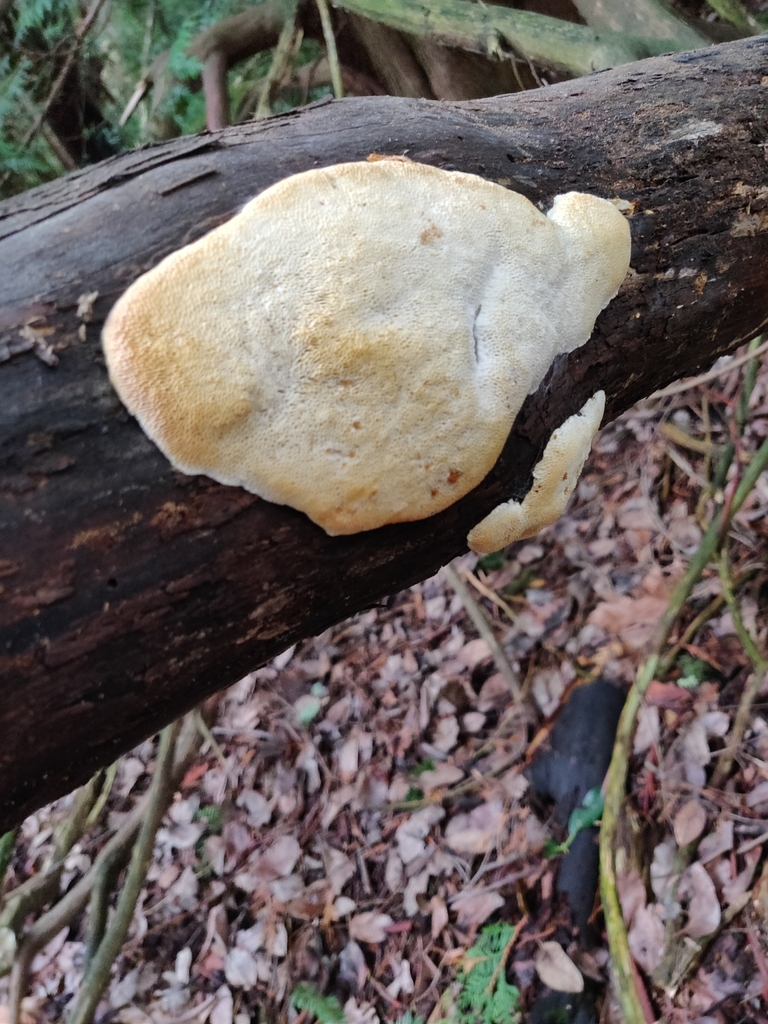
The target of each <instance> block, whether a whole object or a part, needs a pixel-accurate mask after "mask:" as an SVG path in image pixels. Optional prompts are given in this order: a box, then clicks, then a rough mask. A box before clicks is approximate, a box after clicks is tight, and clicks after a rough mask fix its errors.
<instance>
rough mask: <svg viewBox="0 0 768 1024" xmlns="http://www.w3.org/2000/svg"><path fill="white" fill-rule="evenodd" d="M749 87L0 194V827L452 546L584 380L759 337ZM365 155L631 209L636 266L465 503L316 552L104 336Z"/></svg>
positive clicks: (720, 56)
mask: <svg viewBox="0 0 768 1024" xmlns="http://www.w3.org/2000/svg"><path fill="white" fill-rule="evenodd" d="M766 96H768V40H766V39H765V38H755V39H750V40H746V41H740V42H737V43H729V44H726V45H723V46H718V47H711V48H709V49H703V50H699V51H695V52H692V53H685V54H678V55H674V56H669V57H660V58H654V59H652V60H648V61H644V62H641V63H638V64H631V65H627V66H624V67H621V68H618V69H617V70H614V71H608V72H602V73H600V74H596V75H593V76H591V77H588V78H585V79H578V80H575V81H572V82H567V83H564V84H562V85H559V86H555V87H552V88H547V89H540V90H538V91H535V92H528V93H524V94H518V95H515V96H512V97H510V96H506V97H495V98H492V99H488V100H482V101H471V102H466V103H455V104H449V103H441V104H437V103H430V102H428V101H415V100H406V99H393V98H386V97H368V98H363V99H352V100H344V101H342V102H333V103H330V102H329V103H321V104H319V105H314V106H312V107H308V108H305V109H303V110H301V111H294V112H292V113H290V114H287V115H284V116H281V117H276V118H272V119H270V120H268V121H261V122H256V123H250V124H246V125H241V126H239V127H236V128H228V129H225V130H223V131H221V132H218V133H216V134H213V135H202V136H199V137H195V138H184V139H180V140H176V141H174V142H170V143H167V144H164V145H161V146H156V147H151V148H149V149H146V150H142V151H139V152H134V153H128V154H125V155H123V156H120V157H115V158H112V159H110V160H108V161H105V162H104V163H102V164H99V165H97V166H95V167H92V168H90V169H87V170H84V171H78V172H75V173H73V174H70V175H69V176H67V177H65V178H62V179H60V180H58V181H55V182H53V183H51V184H49V185H46V186H43V187H42V188H39V189H36V190H34V191H32V192H29V193H25V194H23V195H20V196H17V197H15V198H14V199H11V200H8V201H6V202H4V203H2V204H0V268H1V269H0V360H4V361H2V362H0V460H1V461H0V467H1V468H0V577H1V578H0V587H2V590H0V602H1V603H0V678H1V679H2V686H0V737H2V743H1V744H0V831H1V830H3V829H6V828H8V827H10V826H11V825H12V824H13V823H15V822H17V821H18V820H20V819H21V818H22V817H23V816H24V815H25V814H27V813H29V812H30V811H31V810H33V809H34V808H36V807H38V806H40V805H41V804H42V803H43V802H45V801H47V800H50V799H52V798H54V797H56V796H59V795H61V794H63V793H65V792H67V791H68V790H70V789H72V788H73V787H74V786H75V785H77V784H79V783H81V782H83V781H84V780H85V779H86V778H87V777H88V776H89V775H90V773H92V772H93V771H94V770H95V769H96V768H97V767H99V766H100V765H104V764H107V763H109V762H110V761H112V760H113V759H114V758H115V757H116V756H117V755H118V754H120V753H121V752H122V751H124V750H126V749H128V748H129V747H130V746H131V745H132V744H134V743H135V742H137V741H138V740H140V739H141V738H142V737H145V736H147V735H149V734H151V733H152V732H153V731H155V730H156V729H158V728H159V727H160V726H162V725H163V724H164V723H166V722H168V721H170V720H171V719H173V718H175V717H176V716H178V715H180V714H181V713H182V712H184V711H186V710H187V709H189V708H191V707H192V706H194V705H195V704H196V703H197V702H199V701H200V700H201V699H202V698H203V697H205V696H206V695H207V694H210V693H211V692H213V691H215V690H217V689H219V688H221V687H223V686H226V685H228V684H229V683H232V682H234V681H235V680H236V679H238V678H239V677H241V676H242V675H244V674H245V673H246V672H247V671H249V670H250V669H253V668H255V667H257V666H258V665H259V664H261V663H263V662H264V661H265V660H267V659H269V658H270V657H273V656H274V655H276V654H277V653H279V652H280V651H281V650H283V649H284V648H285V647H287V646H288V645H290V644H291V643H293V642H294V641H295V640H297V639H299V638H301V637H304V636H307V635H312V634H315V633H318V632H319V631H321V630H322V629H324V628H326V627H327V626H329V625H330V624H332V623H334V622H336V621H338V620H339V619H341V618H343V617H344V616H347V615H349V614H351V613H353V612H355V611H357V610H359V609H361V608H364V607H366V606H368V605H370V604H371V603H372V602H376V601H378V600H380V599H381V598H382V597H384V596H385V595H388V594H391V593H392V592H394V591H396V590H398V589H401V588H402V587H405V586H407V585H409V584H411V583H413V582H415V581H417V580H420V579H423V578H425V577H426V576H428V575H430V574H432V573H433V572H434V571H436V569H437V568H438V567H439V566H440V565H441V564H444V563H445V562H447V561H448V560H449V559H451V558H452V557H454V556H455V555H456V554H458V553H460V552H461V551H463V550H465V543H466V542H465V538H466V534H467V531H468V529H469V528H470V527H471V526H473V525H474V524H475V523H476V522H478V521H479V519H480V518H482V517H483V516H484V515H485V514H486V513H487V512H488V511H489V510H490V509H491V508H492V507H494V506H495V505H496V504H497V503H498V502H499V501H502V500H505V499H507V498H509V497H512V496H522V495H523V494H524V493H525V491H526V489H527V487H528V486H529V483H530V479H531V477H530V473H531V468H532V466H533V464H534V462H535V461H536V458H537V455H538V454H539V453H540V452H541V450H542V448H543V446H544V444H545V442H546V439H547V437H548V436H549V434H550V432H551V430H552V429H553V428H554V427H556V426H557V425H558V424H559V423H560V422H561V421H562V420H563V419H564V418H565V417H566V416H568V415H570V414H572V413H573V412H575V411H576V410H577V409H579V408H580V407H581V405H582V404H583V403H584V401H585V400H586V399H587V398H589V397H590V395H592V394H593V393H594V391H595V390H597V389H598V388H603V389H604V390H605V391H606V394H607V396H608V412H607V418H609V419H610V418H612V417H614V416H616V415H617V414H619V413H620V412H621V411H622V410H624V409H626V408H628V407H629V406H631V405H632V404H633V403H634V402H636V401H637V400H638V399H640V398H642V397H643V396H645V395H647V394H648V393H649V392H651V391H653V390H654V389H655V388H657V387H659V386H662V385H664V384H666V383H668V382H669V381H671V380H673V379H676V378H678V377H680V376H682V375H686V374H691V373H694V372H697V371H698V370H700V369H702V368H703V367H706V366H708V365H709V364H710V363H711V362H712V361H713V360H714V359H715V358H716V357H717V356H719V355H721V354H723V353H725V352H728V351H731V350H732V349H733V348H735V347H736V346H737V345H739V344H741V343H743V342H744V341H746V340H748V339H749V338H751V337H753V336H754V335H755V334H757V333H758V332H759V331H760V330H761V329H762V327H763V325H764V323H766V320H767V318H768V230H767V229H768V187H766V185H765V179H766V172H767V171H768V165H767V164H766V154H767V152H768V151H767V150H766V145H767V144H768V107H767V106H766ZM372 152H378V153H386V154H406V155H407V156H409V157H410V158H411V159H413V160H419V161H423V162H426V163H431V164H435V165H438V166H441V167H446V168H456V169H459V170H462V171H469V172H472V173H474V174H480V175H482V176H483V177H485V178H488V179H490V180H493V181H496V182H499V183H501V184H502V185H505V186H507V187H509V188H512V189H515V190H517V191H519V192H522V193H523V194H524V195H526V196H527V197H528V198H529V199H531V200H532V201H534V202H536V203H539V204H541V205H542V207H544V208H546V207H547V206H548V205H549V203H550V202H551V200H552V198H553V197H554V195H555V194H557V193H559V192H565V191H568V190H570V189H579V190H582V191H588V192H593V193H595V194H597V195H603V196H607V197H620V198H622V199H625V200H627V201H628V202H629V203H630V204H632V213H631V218H630V223H631V227H632V235H633V258H632V268H633V269H632V271H631V272H630V276H629V277H628V279H627V280H626V282H625V284H624V286H623V287H622V289H621V292H620V294H619V296H618V297H617V298H616V299H615V300H614V301H613V302H612V303H611V305H610V306H609V307H608V308H607V309H606V310H605V311H604V312H603V314H602V315H601V316H600V318H599V320H598V323H597V326H596V329H595V332H594V334H593V336H592V338H591V340H590V341H589V343H588V344H587V345H585V346H584V347H583V348H582V349H579V350H578V351H576V352H574V353H573V354H572V355H571V356H569V357H563V358H561V359H559V360H558V361H557V363H556V364H555V365H554V366H553V367H552V370H551V371H550V373H549V375H548V377H547V379H546V380H545V381H544V383H543V384H542V386H541V387H540V388H539V390H538V392H537V393H536V394H535V395H533V396H531V397H530V398H529V399H528V401H527V402H526V404H525V406H524V408H523V410H522V412H521V413H520V415H519V416H518V419H517V421H516V423H515V427H514V430H513V434H512V435H511V437H510V440H509V442H508V444H507V447H506V449H505V451H504V453H503V454H502V456H501V457H500V459H499V461H498V463H497V465H496V467H495V468H494V470H493V471H492V472H491V473H490V474H489V476H488V477H487V478H486V480H485V481H484V482H483V483H482V484H481V485H480V486H479V487H478V488H476V490H475V491H474V492H472V493H471V494H469V495H468V496H466V497H465V498H464V499H462V500H461V501H459V502H457V503H456V504H455V505H453V506H451V507H450V508H449V509H447V510H446V511H444V512H443V513H441V514H440V515H438V516H435V517H433V518H431V519H428V520H424V521H422V522H417V523H410V524H405V525H399V526H391V527H385V528H383V529H380V530H376V531H375V532H371V533H365V534H359V535H356V536H351V537H337V538H330V537H328V536H326V535H325V533H324V532H323V531H322V530H320V529H319V528H318V527H316V526H314V525H313V524H312V523H311V522H310V521H309V520H308V519H307V518H306V517H304V516H303V515H301V514H299V513H297V512H295V511H293V510H291V509H288V508H284V507H280V506H276V505H272V504H269V503H267V502H265V501H261V500H260V499H258V498H257V497H255V496H254V495H252V494H249V493H247V492H245V491H243V490H240V489H237V488H231V487H224V486H221V485H218V484H215V483H213V482H212V481H211V480H209V479H207V478H204V477H186V476H183V475H182V474H180V473H178V472H176V471H174V470H173V469H172V468H171V466H170V465H169V463H168V462H167V460H166V459H165V458H164V457H163V456H162V455H161V454H160V452H159V451H158V449H157V448H155V447H154V445H153V444H152V443H151V442H150V441H149V440H148V439H147V438H146V437H145V436H144V434H143V433H142V432H141V430H140V429H139V427H138V425H137V424H136V422H135V421H134V420H133V419H132V418H131V417H130V416H129V415H128V414H127V412H126V411H125V410H124V409H123V407H122V406H121V404H120V402H119V401H118V399H117V397H116V395H115V393H114V392H113V391H112V389H111V387H110V385H109V382H108V380H107V375H106V370H105V367H104V361H103V357H102V354H101V348H100V340H99V336H100V330H101V326H102V324H103V321H104V319H105V317H106V315H107V313H108V311H109V309H110V307H111V306H112V304H113V303H114V301H115V300H116V298H117V297H118V296H119V295H120V293H121V292H122V291H123V290H124V289H125V288H126V287H127V285H128V284H129V283H130V282H131V281H132V280H134V279H135V277H136V276H137V275H138V274H139V273H141V272H143V271H144V270H146V269H148V268H149V267H151V266H153V265H154V264H155V263H156V262H157V261H158V260H159V259H160V258H161V257H163V256H164V255H166V254H167V253H169V252H171V251H172V250H174V249H176V248H178V247H179V246H180V245H183V244H185V243H187V242H189V241H191V240H193V239H195V238H197V237H199V236H200V235H201V234H203V233H204V232H206V231H208V230H209V229H210V228H212V227H214V226H216V225H218V224H220V223H222V222H223V221H224V220H226V219H227V218H228V217H230V216H231V215H232V214H233V213H234V212H236V210H237V209H238V208H239V207H240V206H241V205H242V204H243V203H244V202H245V201H246V200H248V199H250V198H251V197H252V196H253V195H255V194H256V193H257V192H259V191H260V190H261V189H263V188H265V187H266V186H268V185H270V184H272V183H273V182H275V181H277V180H279V179H281V178H283V177H285V176H287V175H289V174H293V173H296V172H298V171H302V170H306V169H308V168H310V167H316V166H321V165H326V164H331V163H336V162H340V161H345V160H360V159H365V158H366V157H367V156H368V155H369V154H370V153H372ZM296 272H297V273H301V267H298V266H297V268H296ZM374 272H375V271H374Z"/></svg>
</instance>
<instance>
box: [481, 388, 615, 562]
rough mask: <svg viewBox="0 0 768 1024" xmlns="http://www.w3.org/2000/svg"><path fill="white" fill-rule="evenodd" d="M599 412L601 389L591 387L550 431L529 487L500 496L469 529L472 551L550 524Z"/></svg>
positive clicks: (564, 497)
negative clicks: (515, 497) (520, 495)
mask: <svg viewBox="0 0 768 1024" xmlns="http://www.w3.org/2000/svg"><path fill="white" fill-rule="evenodd" d="M604 412H605V392H604V391H597V392H595V394H594V395H593V396H592V397H591V398H590V399H589V401H588V402H585V404H584V405H583V406H582V407H581V409H580V410H579V411H578V412H577V413H576V414H575V415H574V416H569V417H568V419H567V420H566V421H565V422H564V423H562V424H561V425H560V426H559V427H558V428H557V430H555V431H554V432H553V434H552V436H551V437H550V439H549V441H548V442H547V446H546V448H545V449H544V452H543V454H542V456H541V459H540V460H539V462H537V463H536V465H535V467H534V470H533V486H532V487H531V489H530V491H528V493H527V494H526V496H525V498H524V499H523V501H522V502H518V501H505V502H504V503H503V504H501V505H497V506H496V508H495V509H494V510H493V511H492V512H490V513H489V514H488V515H487V516H486V517H485V519H483V520H482V521H481V522H480V523H478V524H477V526H475V527H474V529H472V530H470V531H469V535H468V537H467V544H468V545H469V546H470V547H471V548H472V550H473V551H477V552H478V554H481V555H488V554H490V553H491V552H492V551H500V550H501V549H502V548H505V547H506V546H507V545H508V544H512V543H513V542H514V541H516V540H523V539H524V538H525V537H533V535H534V534H536V533H538V532H539V530H541V529H543V528H544V527H545V526H549V524H550V523H554V522H555V520H557V519H559V518H560V516H561V515H562V514H563V512H565V506H566V505H567V504H568V500H569V498H570V497H571V494H572V493H573V489H574V487H575V486H576V481H577V480H578V479H579V476H580V475H581V471H582V469H583V468H584V463H585V462H586V461H587V456H588V455H589V450H590V448H591V447H592V441H593V440H594V437H595V434H596V433H597V432H598V430H599V429H600V423H601V422H602V419H603V413H604Z"/></svg>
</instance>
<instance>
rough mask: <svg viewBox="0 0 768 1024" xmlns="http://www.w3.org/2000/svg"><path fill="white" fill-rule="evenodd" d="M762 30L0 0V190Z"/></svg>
mask: <svg viewBox="0 0 768 1024" xmlns="http://www.w3.org/2000/svg"><path fill="white" fill-rule="evenodd" d="M766 28H768V0H709V2H700V0H677V2H676V3H674V4H673V3H671V2H667V0H501V2H496V3H473V2H471V0H421V2H420V0H339V2H338V4H337V5H336V6H334V7H332V8H329V7H328V6H327V5H326V0H263V2H262V3H259V4H253V3H249V2H248V0H89V2H86V0H82V2H81V0H0V197H8V196H10V195H13V194H15V193H18V192H20V191H23V190H25V189H28V188H31V187H33V186H35V185H38V184H41V183H43V182H46V181H49V180H51V179H53V178H55V177H57V176H59V175H61V174H63V173H65V172H67V171H72V170H75V169H76V168H78V167H83V166H86V165H88V164H91V163H94V162H97V161H99V160H102V159H104V158H106V157H109V156H111V155H114V154H116V153H120V152H124V151H125V150H129V149H132V148H134V147H137V146H142V145H146V144H148V143H152V142H156V141H160V140H163V139H169V138H173V137H175V136H178V135H186V134H190V133H194V132H198V131H200V130H203V129H205V128H206V125H207V126H208V127H209V128H220V127H223V126H225V125H226V124H229V123H235V124H236V123H240V122H242V121H245V120H248V119H250V118H252V117H255V116H264V115H266V114H269V113H281V112H283V111H286V110H289V109H291V108H293V107H297V106H300V105H302V104H305V103H308V102H312V101H314V100H317V99H319V98H321V97H323V96H325V95H331V94H333V93H335V94H336V95H341V94H352V95H375V94H385V93H389V94H392V95H401V96H413V97H424V98H428V99H446V100H461V99H471V98H477V97H480V96H489V95H494V94H498V93H504V92H513V91H517V90H520V89H529V88H539V87H541V86H544V85H547V84H551V83H553V82H555V81H558V80H561V79H563V78H568V77H573V76H575V75H578V74H583V73H585V72H588V71H590V70H599V69H601V68H604V67H610V66H614V65H616V64H620V63H624V62H626V61H629V60H635V59H640V58H642V57H646V56H651V55H653V54H656V53H660V52H669V51H674V50H682V49H692V48H696V47H698V46H706V45H708V44H709V43H711V42H719V41H723V40H726V39H732V38H737V37H739V36H744V35H750V34H755V33H759V32H761V31H763V30H765V29H766Z"/></svg>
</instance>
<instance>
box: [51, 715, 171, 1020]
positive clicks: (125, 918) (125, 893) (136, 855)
mask: <svg viewBox="0 0 768 1024" xmlns="http://www.w3.org/2000/svg"><path fill="white" fill-rule="evenodd" d="M177 729H178V723H176V724H174V725H169V726H166V728H165V729H163V731H162V733H161V734H160V746H159V749H158V753H157V763H156V765H155V772H154V775H153V777H152V785H151V787H150V791H149V799H148V805H147V813H146V817H145V818H144V821H143V822H142V826H141V831H140V832H139V836H138V838H137V840H136V845H135V846H134V848H133V854H132V856H131V862H130V864H129V865H128V870H127V872H126V876H125V881H124V882H123V887H122V889H121V890H120V895H119V897H118V900H117V906H116V907H115V913H114V915H113V917H112V921H111V922H110V925H109V927H108V928H107V930H106V933H105V935H104V938H103V939H102V941H101V943H100V944H99V947H98V949H97V950H96V953H95V954H94V956H93V959H92V960H91V963H90V965H89V967H88V969H87V970H86V973H85V977H84V978H83V982H82V986H81V988H80V994H79V996H78V998H77V1002H76V1004H75V1006H74V1008H73V1010H72V1013H71V1015H70V1017H69V1018H68V1021H69V1024H92V1021H93V1016H94V1013H95V1012H96V1007H97V1005H98V1002H99V999H100V998H101V996H102V993H103V992H104V990H105V988H106V987H107V984H108V983H109V974H110V971H111V969H112V964H113V963H114V961H115V958H116V957H117V955H118V953H119V952H120V947H121V946H122V944H123V942H124V941H125V937H126V935H127V934H128V928H129V927H130V924H131V919H132V917H133V914H134V911H135V909H136V902H137V900H138V898H139V895H140V893H141V890H142V887H143V885H144V881H145V879H146V877H147V869H148V867H149V863H150V860H151V859H152V850H153V848H154V845H155V835H156V833H157V829H158V827H159V825H160V822H161V821H162V819H163V815H164V814H165V812H166V810H167V809H168V804H169V803H170V801H171V798H172V797H173V773H172V767H173V748H174V742H175V739H176V732H177Z"/></svg>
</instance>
